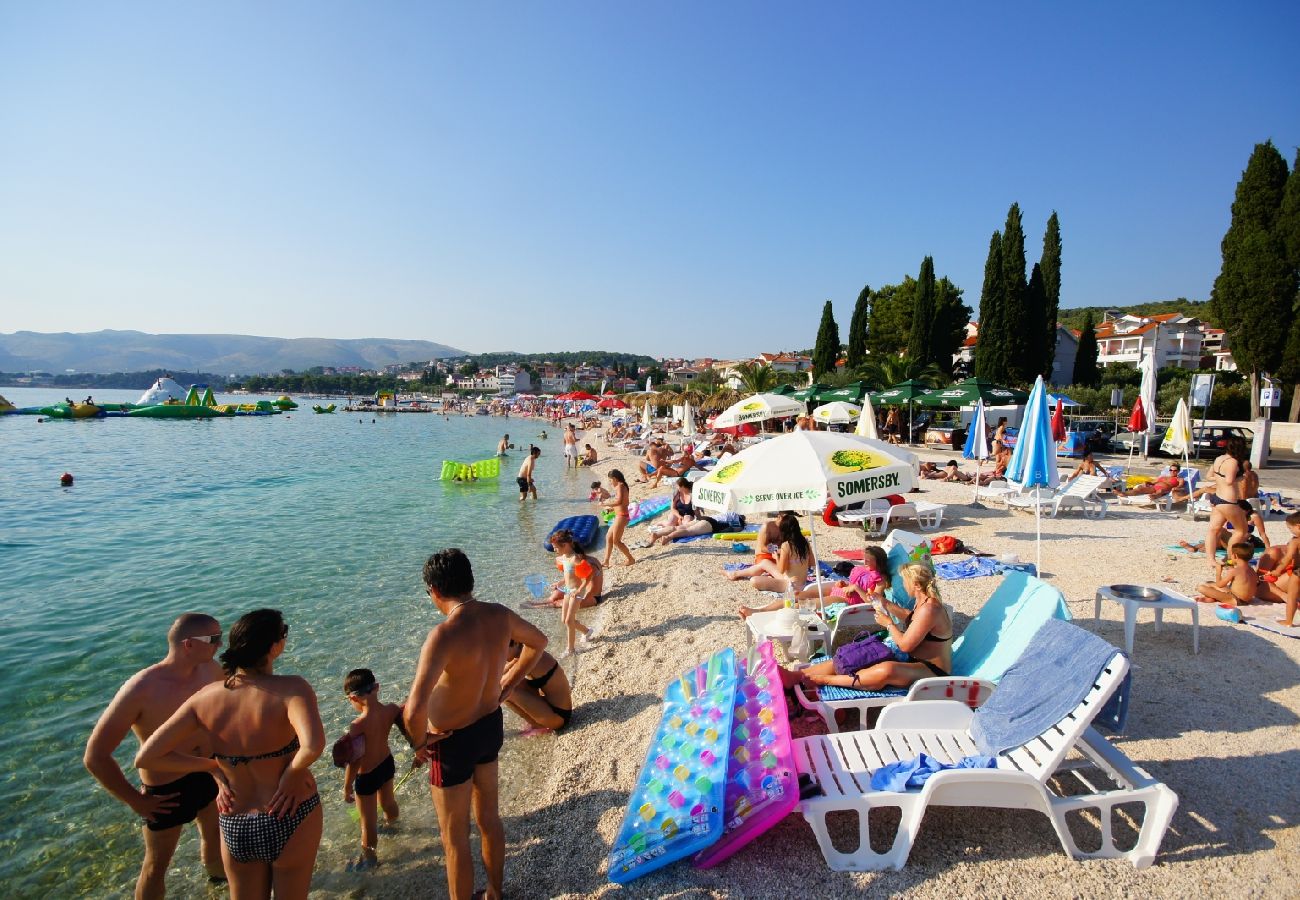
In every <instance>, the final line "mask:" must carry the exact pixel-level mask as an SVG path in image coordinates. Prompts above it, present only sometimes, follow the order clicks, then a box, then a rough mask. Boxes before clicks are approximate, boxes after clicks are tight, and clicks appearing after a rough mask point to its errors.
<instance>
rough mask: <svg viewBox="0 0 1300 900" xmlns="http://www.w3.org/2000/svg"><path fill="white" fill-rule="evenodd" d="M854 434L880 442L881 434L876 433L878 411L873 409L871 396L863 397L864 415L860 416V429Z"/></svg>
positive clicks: (856, 429)
mask: <svg viewBox="0 0 1300 900" xmlns="http://www.w3.org/2000/svg"><path fill="white" fill-rule="evenodd" d="M853 433H854V434H856V435H857V436H858V437H864V438H871V440H873V441H878V440H880V434H879V432H877V431H876V411H875V410H874V409H872V408H871V395H870V394H863V395H862V415H860V416H858V427H857V428H855V429H854V430H853Z"/></svg>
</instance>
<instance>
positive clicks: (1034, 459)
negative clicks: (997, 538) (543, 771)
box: [1007, 375, 1060, 575]
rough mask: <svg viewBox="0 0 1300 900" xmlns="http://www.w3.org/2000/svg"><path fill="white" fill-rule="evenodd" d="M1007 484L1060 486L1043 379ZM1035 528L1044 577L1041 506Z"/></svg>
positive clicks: (1031, 399)
mask: <svg viewBox="0 0 1300 900" xmlns="http://www.w3.org/2000/svg"><path fill="white" fill-rule="evenodd" d="M1007 481H1008V482H1010V483H1012V484H1015V485H1017V486H1018V487H1019V488H1020V489H1021V490H1024V489H1025V488H1033V489H1035V491H1036V492H1040V491H1041V490H1042V489H1043V488H1048V489H1050V490H1055V489H1056V486H1057V484H1059V483H1060V475H1059V473H1058V472H1057V471H1056V442H1055V441H1053V440H1052V423H1051V421H1050V418H1049V415H1048V412H1047V389H1046V388H1044V387H1043V376H1041V375H1039V376H1038V378H1037V379H1035V380H1034V389H1033V390H1032V391H1030V392H1029V400H1028V402H1027V403H1026V404H1025V418H1024V421H1022V422H1021V423H1020V432H1019V434H1018V435H1017V436H1016V449H1015V450H1014V451H1013V452H1012V454H1011V462H1010V463H1009V464H1008V465H1007ZM1034 525H1035V533H1034V549H1035V552H1036V554H1037V559H1038V571H1039V574H1040V575H1041V574H1042V570H1043V507H1042V505H1041V504H1039V503H1035V504H1034Z"/></svg>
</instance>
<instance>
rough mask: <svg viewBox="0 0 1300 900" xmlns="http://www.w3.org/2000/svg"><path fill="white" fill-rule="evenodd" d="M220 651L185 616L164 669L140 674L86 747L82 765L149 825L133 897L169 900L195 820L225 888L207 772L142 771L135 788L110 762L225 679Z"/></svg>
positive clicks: (194, 617) (205, 751) (197, 618)
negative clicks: (184, 838) (179, 851)
mask: <svg viewBox="0 0 1300 900" xmlns="http://www.w3.org/2000/svg"><path fill="white" fill-rule="evenodd" d="M220 647H221V625H220V624H218V622H217V620H216V619H214V618H212V617H211V616H208V615H204V614H202V613H185V614H184V615H183V616H181V617H180V618H179V619H177V620H176V621H175V622H174V623H172V627H171V629H170V630H169V631H168V632H167V656H166V657H165V658H164V659H163V660H162V662H159V663H155V664H154V665H152V666H150V667H149V668H147V669H142V670H141V671H139V672H137V673H135V674H134V675H132V676H131V678H130V679H128V680H127V682H126V684H124V685H122V687H121V689H120V690H119V691H118V692H117V696H116V697H114V698H113V702H112V703H110V704H109V705H108V709H106V710H104V713H103V715H101V716H100V717H99V721H98V722H97V723H95V730H94V731H92V732H91V734H90V740H89V741H87V742H86V754H85V757H84V762H85V764H86V768H87V769H88V770H89V771H90V774H91V775H94V776H95V779H96V780H97V781H98V782H99V783H100V784H102V785H103V786H104V788H105V789H106V790H107V791H108V792H109V793H110V794H112V795H113V796H114V797H116V798H117V799H118V800H120V801H122V802H123V803H125V804H126V805H127V806H129V807H131V809H132V810H133V811H134V812H135V814H136V815H137V816H139V817H140V818H141V819H142V820H143V821H144V829H143V831H144V862H143V863H142V864H141V866H140V877H139V878H138V879H137V881H136V885H135V896H136V898H137V900H140V898H154V897H164V896H166V885H165V883H164V878H165V876H166V875H167V867H168V865H170V864H171V860H172V855H173V854H174V853H175V852H176V844H177V842H178V841H179V840H180V837H181V826H183V825H185V824H187V823H189V822H193V821H195V820H196V819H197V820H198V825H199V855H200V856H201V857H202V859H203V867H204V868H205V869H206V870H207V872H208V876H209V878H210V879H212V880H213V881H225V878H226V873H225V870H224V869H223V868H222V865H221V838H220V836H219V835H218V833H217V809H216V806H215V805H214V804H213V803H212V801H213V800H214V799H215V798H216V796H217V783H216V781H214V780H213V778H212V776H211V775H209V774H207V773H206V772H192V773H190V774H188V775H185V776H184V777H182V778H172V777H171V776H172V773H167V772H151V771H149V770H147V769H141V770H140V781H141V786H140V788H139V789H136V787H135V786H134V785H132V784H131V782H130V781H128V780H127V778H126V775H125V774H123V772H122V769H121V767H120V766H119V765H118V764H117V760H115V759H114V758H113V751H115V750H116V749H117V747H118V745H119V744H121V743H122V741H123V740H124V739H125V738H126V734H127V732H128V731H133V732H135V736H136V739H137V740H138V741H139V742H140V743H141V744H143V743H144V742H145V740H146V739H147V738H148V737H149V735H151V734H153V733H154V732H155V731H157V730H158V728H159V727H160V726H161V725H162V724H163V723H164V722H166V721H167V720H168V719H169V718H171V715H172V713H174V712H176V710H177V709H179V708H180V706H181V704H182V703H184V702H185V701H186V700H188V699H189V698H190V696H191V695H193V694H194V693H196V692H197V691H198V690H199V689H200V688H203V687H206V686H207V685H209V684H211V683H212V682H214V681H220V680H221V678H222V674H221V667H220V666H219V665H217V663H216V662H214V661H213V656H215V655H216V653H217V650H218V649H219V648H220ZM191 752H192V753H193V754H194V755H195V756H209V755H211V754H210V748H208V747H206V746H198V747H194V748H192V750H191Z"/></svg>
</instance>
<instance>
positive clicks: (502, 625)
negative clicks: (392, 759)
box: [405, 549, 546, 900]
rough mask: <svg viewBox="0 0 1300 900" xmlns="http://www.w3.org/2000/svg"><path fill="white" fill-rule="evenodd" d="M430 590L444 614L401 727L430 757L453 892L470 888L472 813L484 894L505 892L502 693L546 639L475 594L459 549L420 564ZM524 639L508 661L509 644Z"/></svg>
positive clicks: (464, 894) (424, 652) (458, 894)
mask: <svg viewBox="0 0 1300 900" xmlns="http://www.w3.org/2000/svg"><path fill="white" fill-rule="evenodd" d="M424 584H425V588H426V589H427V590H428V592H429V597H430V599H432V600H433V603H434V605H435V606H437V607H438V610H439V612H441V613H442V614H443V615H444V616H445V617H446V618H444V619H443V620H442V622H440V623H439V624H438V625H436V626H434V628H433V630H432V631H430V632H429V637H428V638H427V639H426V640H425V642H424V647H423V648H421V650H420V661H419V663H418V664H417V666H416V670H415V679H414V680H413V681H412V682H411V693H410V696H409V697H407V699H406V706H405V723H406V732H407V734H410V735H423V736H424V737H423V738H422V739H421V738H417V739H416V742H417V744H418V745H419V746H420V750H419V754H418V756H419V758H420V759H421V760H427V761H428V762H429V784H430V786H431V792H432V794H433V807H434V810H435V811H436V812H437V814H438V830H439V831H440V832H441V834H442V843H443V848H444V850H445V852H446V858H447V883H448V887H449V891H450V895H451V898H452V900H470V897H471V896H472V895H473V894H474V862H473V860H472V859H471V858H470V846H469V819H470V811H471V809H472V810H473V813H474V819H475V821H476V822H477V823H478V830H479V834H480V835H481V836H482V842H483V867H484V868H485V869H486V870H487V878H488V885H487V890H486V897H487V898H488V900H496V898H499V897H500V896H501V890H502V885H503V883H504V881H505V853H506V847H505V828H504V826H503V825H502V823H501V815H500V812H499V811H498V809H497V754H498V752H499V751H500V750H501V743H502V741H503V739H504V737H505V734H504V730H503V729H504V725H503V720H502V716H501V701H502V699H503V698H504V697H506V696H508V695H509V694H510V693H511V692H512V691H513V690H514V689H515V688H516V687H518V686H519V684H520V683H521V682H522V681H523V679H524V676H525V675H527V674H528V673H529V672H530V671H531V670H532V668H533V667H534V666H535V665H536V664H537V660H538V658H539V657H540V656H541V653H542V651H543V650H545V649H546V635H544V634H542V633H541V632H540V631H538V630H537V629H536V628H534V627H533V626H532V625H530V624H529V623H527V622H525V621H524V620H523V619H521V618H520V617H519V616H518V615H517V614H516V613H515V612H514V611H512V610H510V609H507V608H506V607H504V606H500V605H498V604H495V603H484V602H483V601H481V600H477V599H475V597H474V572H473V570H472V569H471V567H470V563H469V559H468V558H467V557H466V556H465V554H464V553H462V552H461V551H460V550H456V549H448V550H442V551H440V552H438V553H435V554H433V555H432V556H430V557H429V559H428V561H427V562H426V563H425V564H424ZM512 641H513V642H515V643H517V644H520V645H521V647H522V649H521V650H520V653H519V657H518V659H517V660H515V661H514V662H513V663H511V662H510V661H509V655H508V654H509V645H510V643H511V642H512Z"/></svg>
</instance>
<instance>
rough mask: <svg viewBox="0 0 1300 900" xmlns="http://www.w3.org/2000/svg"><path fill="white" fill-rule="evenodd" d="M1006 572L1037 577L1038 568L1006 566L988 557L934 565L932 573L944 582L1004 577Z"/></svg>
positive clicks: (975, 557) (1028, 565) (1024, 564)
mask: <svg viewBox="0 0 1300 900" xmlns="http://www.w3.org/2000/svg"><path fill="white" fill-rule="evenodd" d="M1008 572H1025V573H1026V574H1029V575H1037V574H1038V567H1037V566H1036V565H1034V564H1033V563H1016V564H1015V565H1013V566H1012V565H1007V564H1006V563H1002V562H998V561H997V560H996V559H993V558H992V557H990V556H972V557H971V558H970V559H967V560H965V561H963V562H941V563H935V564H934V573H935V574H936V575H938V576H939V577H940V578H943V579H945V580H946V581H957V580H959V579H962V578H983V577H985V576H987V575H1005V574H1006V573H1008Z"/></svg>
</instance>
